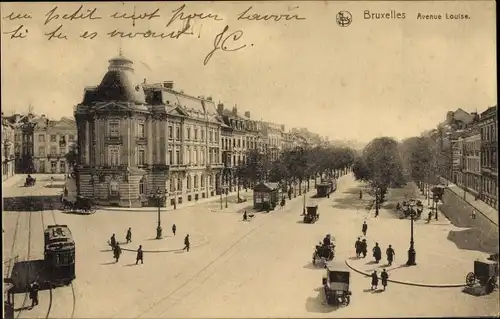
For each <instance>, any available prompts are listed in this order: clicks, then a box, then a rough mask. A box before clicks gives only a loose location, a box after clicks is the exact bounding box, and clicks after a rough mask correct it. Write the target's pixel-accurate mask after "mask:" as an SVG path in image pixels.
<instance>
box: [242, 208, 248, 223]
mask: <svg viewBox="0 0 500 319" xmlns="http://www.w3.org/2000/svg"><path fill="white" fill-rule="evenodd" d="M243 221H244V222H246V221H248V215H247V211H245V212H244V213H243Z"/></svg>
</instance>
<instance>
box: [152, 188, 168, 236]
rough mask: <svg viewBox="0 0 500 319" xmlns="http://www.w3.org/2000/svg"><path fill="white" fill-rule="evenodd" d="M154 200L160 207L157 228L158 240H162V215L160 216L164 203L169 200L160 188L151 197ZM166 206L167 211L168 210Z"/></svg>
mask: <svg viewBox="0 0 500 319" xmlns="http://www.w3.org/2000/svg"><path fill="white" fill-rule="evenodd" d="M149 197H150V198H152V199H153V200H154V201H155V202H156V205H157V206H158V226H157V227H156V239H161V238H162V231H163V230H162V228H161V214H160V209H161V205H162V203H164V202H165V201H166V199H167V196H166V192H165V193H164V192H162V191H161V189H160V188H159V187H158V189H157V190H156V192H152V193H151V194H150V196H149ZM166 208H167V207H166V205H165V209H166Z"/></svg>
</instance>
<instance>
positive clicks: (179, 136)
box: [175, 127, 181, 141]
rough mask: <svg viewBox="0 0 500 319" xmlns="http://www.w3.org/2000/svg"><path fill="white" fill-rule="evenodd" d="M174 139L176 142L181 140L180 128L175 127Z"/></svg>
mask: <svg viewBox="0 0 500 319" xmlns="http://www.w3.org/2000/svg"><path fill="white" fill-rule="evenodd" d="M175 139H176V140H177V141H179V140H180V139H181V128H180V127H176V129H175Z"/></svg>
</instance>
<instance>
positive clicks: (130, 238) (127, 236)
mask: <svg viewBox="0 0 500 319" xmlns="http://www.w3.org/2000/svg"><path fill="white" fill-rule="evenodd" d="M125 239H126V240H127V244H128V243H131V242H132V227H129V228H128V230H127V235H126V236H125Z"/></svg>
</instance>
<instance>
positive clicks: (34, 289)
mask: <svg viewBox="0 0 500 319" xmlns="http://www.w3.org/2000/svg"><path fill="white" fill-rule="evenodd" d="M39 290H40V285H39V284H38V282H37V281H36V280H35V281H33V282H32V283H31V285H30V287H29V294H30V299H31V307H32V308H33V307H34V306H37V305H38V291H39Z"/></svg>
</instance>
